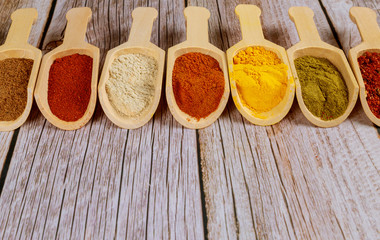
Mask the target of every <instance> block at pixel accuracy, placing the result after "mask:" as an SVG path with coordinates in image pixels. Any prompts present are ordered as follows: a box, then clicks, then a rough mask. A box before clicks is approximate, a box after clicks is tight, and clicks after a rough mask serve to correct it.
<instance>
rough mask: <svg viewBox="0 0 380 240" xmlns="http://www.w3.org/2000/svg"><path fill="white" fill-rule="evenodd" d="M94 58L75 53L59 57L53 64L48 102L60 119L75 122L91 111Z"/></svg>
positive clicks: (50, 73)
mask: <svg viewBox="0 0 380 240" xmlns="http://www.w3.org/2000/svg"><path fill="white" fill-rule="evenodd" d="M91 77H92V58H91V57H89V56H86V55H80V54H73V55H70V56H66V57H63V58H58V59H56V60H55V61H54V62H53V64H52V65H51V68H50V71H49V82H48V104H49V107H50V110H51V112H52V113H53V114H54V115H55V116H57V117H58V118H59V119H61V120H64V121H67V122H72V121H76V120H78V119H80V118H81V117H82V116H83V115H84V113H85V112H86V110H87V106H88V103H89V101H90V96H91Z"/></svg>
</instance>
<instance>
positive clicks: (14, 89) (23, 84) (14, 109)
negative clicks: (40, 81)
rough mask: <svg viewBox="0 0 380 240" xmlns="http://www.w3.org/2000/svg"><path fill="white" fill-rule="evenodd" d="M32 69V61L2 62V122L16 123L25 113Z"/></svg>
mask: <svg viewBox="0 0 380 240" xmlns="http://www.w3.org/2000/svg"><path fill="white" fill-rule="evenodd" d="M32 68H33V60H31V59H26V58H8V59H5V60H2V61H0V121H14V120H16V119H17V118H18V117H19V116H20V115H21V114H22V113H23V112H24V110H25V107H26V103H27V100H28V90H27V88H28V83H29V77H30V73H31V71H32Z"/></svg>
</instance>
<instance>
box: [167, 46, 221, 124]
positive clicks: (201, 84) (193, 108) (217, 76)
mask: <svg viewBox="0 0 380 240" xmlns="http://www.w3.org/2000/svg"><path fill="white" fill-rule="evenodd" d="M172 81H173V82H172V84H173V93H174V97H175V100H176V102H177V105H178V107H179V108H180V109H181V110H182V111H183V112H185V113H187V114H189V115H190V116H192V117H194V118H196V119H197V120H199V119H201V118H205V117H207V116H208V115H210V114H211V113H212V112H214V111H215V110H216V109H217V108H218V106H219V103H220V100H221V99H222V96H223V93H224V75H223V71H222V70H221V69H220V67H219V62H218V61H217V60H216V59H214V58H213V57H211V56H208V55H205V54H202V53H197V52H190V53H186V54H184V55H181V56H180V57H178V58H177V59H176V60H175V63H174V67H173V75H172Z"/></svg>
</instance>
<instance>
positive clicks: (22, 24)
mask: <svg viewBox="0 0 380 240" xmlns="http://www.w3.org/2000/svg"><path fill="white" fill-rule="evenodd" d="M37 17H38V13H37V10H36V9H34V8H24V9H18V10H16V11H15V12H14V13H13V14H12V16H11V19H12V25H11V27H10V29H9V32H8V36H7V39H6V40H5V43H4V44H3V45H2V46H0V60H4V59H7V58H28V59H32V60H33V68H32V71H31V73H30V77H29V83H28V88H27V90H28V98H27V103H26V107H25V109H24V112H23V113H22V114H21V115H20V116H19V117H18V118H17V119H16V120H14V121H0V131H11V130H14V129H16V128H18V127H20V126H21V125H22V124H23V123H24V122H25V121H26V119H27V118H28V116H29V113H30V110H31V108H32V103H33V91H34V85H35V83H36V78H37V73H38V69H39V67H40V62H41V56H42V54H41V50H39V49H38V48H35V47H33V46H32V45H30V44H29V43H28V39H29V33H30V30H31V29H32V25H33V24H34V22H35V21H36V19H37Z"/></svg>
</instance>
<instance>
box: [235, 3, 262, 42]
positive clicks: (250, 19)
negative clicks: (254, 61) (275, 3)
mask: <svg viewBox="0 0 380 240" xmlns="http://www.w3.org/2000/svg"><path fill="white" fill-rule="evenodd" d="M235 13H236V15H238V17H239V21H240V28H241V35H242V38H243V40H244V41H245V42H252V40H253V39H256V40H261V39H264V34H263V29H262V27H261V21H260V15H261V10H260V8H258V7H257V6H255V5H250V4H239V5H237V7H236V8H235Z"/></svg>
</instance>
